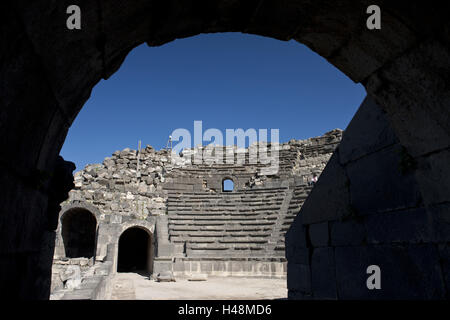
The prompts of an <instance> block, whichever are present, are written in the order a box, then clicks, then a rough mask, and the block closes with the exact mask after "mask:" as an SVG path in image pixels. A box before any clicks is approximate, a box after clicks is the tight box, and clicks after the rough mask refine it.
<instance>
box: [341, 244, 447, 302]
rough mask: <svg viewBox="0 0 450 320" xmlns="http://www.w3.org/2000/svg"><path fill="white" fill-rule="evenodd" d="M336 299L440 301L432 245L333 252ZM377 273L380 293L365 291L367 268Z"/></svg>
mask: <svg viewBox="0 0 450 320" xmlns="http://www.w3.org/2000/svg"><path fill="white" fill-rule="evenodd" d="M335 261H336V279H337V288H338V297H339V299H369V300H370V299H442V298H443V297H444V295H445V290H444V286H443V283H444V282H443V278H442V275H441V270H440V265H439V256H438V251H437V249H436V247H434V246H433V245H414V246H392V245H391V246H360V247H337V248H335ZM371 265H377V266H379V267H380V270H381V278H380V279H381V289H380V290H376V289H375V290H369V289H368V287H367V284H366V282H367V279H368V278H369V276H370V275H369V274H367V268H368V267H369V266H371Z"/></svg>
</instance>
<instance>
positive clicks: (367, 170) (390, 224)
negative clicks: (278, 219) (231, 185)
mask: <svg viewBox="0 0 450 320" xmlns="http://www.w3.org/2000/svg"><path fill="white" fill-rule="evenodd" d="M420 170H421V169H420V163H417V162H416V161H415V160H414V159H413V158H412V157H411V156H410V155H409V154H408V152H407V151H406V149H405V148H404V147H403V146H402V145H401V144H400V143H399V140H398V138H397V136H396V134H395V133H394V131H393V130H392V128H391V126H390V124H389V123H388V122H387V120H386V115H385V113H384V112H383V111H382V110H381V108H379V107H378V106H377V105H376V104H375V103H374V102H373V100H372V99H370V98H367V99H366V100H365V102H364V103H363V104H362V106H361V107H360V109H359V111H358V112H357V114H356V115H355V117H354V118H353V120H352V122H351V123H350V125H349V126H348V128H347V129H346V130H345V133H344V135H343V138H342V142H341V144H340V145H339V147H338V148H337V149H336V151H335V152H334V154H333V156H332V157H331V160H330V162H329V163H328V165H327V167H326V168H325V170H324V171H323V173H322V175H321V177H320V179H319V181H318V182H317V184H316V186H315V187H314V189H313V190H312V192H311V194H310V196H309V198H308V199H307V200H306V202H305V203H304V205H303V207H302V208H301V210H300V213H299V214H298V216H297V217H296V219H295V222H294V223H293V225H292V226H291V228H290V230H289V232H288V234H287V236H286V241H287V243H288V245H287V258H288V261H289V265H288V289H289V297H290V298H293V299H380V298H382V299H444V298H446V297H448V288H449V286H448V284H449V264H448V261H449V251H448V241H449V234H450V228H449V219H448V214H447V213H448V211H446V209H448V206H447V205H446V204H441V205H432V206H427V205H426V202H425V201H424V197H425V193H424V192H423V191H422V190H421V189H420V186H419V184H418V178H420V175H421V172H420ZM325 198H326V199H327V201H326V202H324V199H325ZM446 212H447V213H446ZM370 265H377V266H379V267H380V269H381V290H369V289H368V287H367V285H366V281H367V279H368V277H369V274H368V273H367V272H366V271H367V268H368V267H369V266H370Z"/></svg>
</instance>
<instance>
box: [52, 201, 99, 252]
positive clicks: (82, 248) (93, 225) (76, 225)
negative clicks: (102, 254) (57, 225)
mask: <svg viewBox="0 0 450 320" xmlns="http://www.w3.org/2000/svg"><path fill="white" fill-rule="evenodd" d="M61 222H62V232H61V234H62V238H63V242H64V250H65V254H66V257H67V258H80V257H84V258H92V257H94V256H95V244H96V235H97V220H96V219H95V216H94V215H93V214H92V213H91V212H90V211H88V210H86V209H81V208H80V209H78V208H76V209H71V210H69V211H67V212H66V213H65V214H64V215H63V217H62V221H61Z"/></svg>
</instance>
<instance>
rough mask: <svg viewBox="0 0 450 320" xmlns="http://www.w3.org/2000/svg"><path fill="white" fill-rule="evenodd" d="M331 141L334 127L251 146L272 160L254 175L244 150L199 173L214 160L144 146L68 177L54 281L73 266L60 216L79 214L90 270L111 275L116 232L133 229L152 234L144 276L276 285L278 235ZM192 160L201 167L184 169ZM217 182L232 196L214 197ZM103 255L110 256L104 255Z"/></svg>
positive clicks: (280, 260)
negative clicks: (108, 264)
mask: <svg viewBox="0 0 450 320" xmlns="http://www.w3.org/2000/svg"><path fill="white" fill-rule="evenodd" d="M341 136H342V131H341V130H338V129H336V130H333V131H331V132H328V133H326V134H325V135H323V136H320V137H316V138H311V139H307V140H292V141H290V142H288V143H283V144H280V145H270V144H269V145H268V146H267V145H265V144H256V145H253V146H252V147H251V148H254V147H256V148H257V149H258V148H259V147H261V146H262V145H264V146H266V147H268V149H269V150H272V151H271V152H272V153H273V154H274V155H275V154H276V153H278V155H279V170H278V171H277V172H276V173H274V174H270V175H268V174H263V173H261V172H263V171H264V170H262V169H264V168H266V167H268V166H269V164H261V163H260V162H256V163H250V160H249V159H250V154H251V153H250V150H251V148H249V149H245V150H242V149H239V152H241V153H239V152H238V149H237V148H236V147H234V148H232V149H231V152H232V153H233V155H235V156H236V157H237V156H238V154H240V155H242V156H243V159H245V161H244V162H243V163H241V164H217V163H212V164H209V165H207V164H204V163H209V160H211V159H212V157H213V155H214V153H212V154H209V153H208V154H207V153H206V152H205V150H206V148H201V147H197V148H194V149H188V150H183V152H182V153H181V154H180V156H181V157H179V156H176V157H174V156H172V154H171V152H170V151H168V150H160V151H157V150H154V149H153V148H152V147H150V146H147V147H146V148H143V149H141V150H140V151H137V150H131V149H125V150H123V151H116V152H115V153H114V154H113V155H112V156H111V157H108V158H105V160H104V161H103V163H102V164H93V165H88V166H86V167H85V168H84V169H83V170H81V171H79V172H77V173H75V175H74V186H75V187H74V189H73V190H72V191H70V193H69V199H68V200H67V201H65V202H64V203H62V210H61V213H60V223H59V225H58V228H57V231H56V234H57V236H56V245H55V255H54V274H59V273H61V268H64V267H61V266H62V265H63V266H64V265H71V264H72V263H73V261H74V260H73V259H68V257H67V254H66V249H67V248H66V246H67V243H65V241H64V240H65V239H64V234H63V231H62V230H63V224H64V223H65V222H64V221H65V220H64V219H65V218H64V217H65V216H67V215H68V213H70V212H74V210H78V211H80V210H83V211H87V212H90V213H91V214H92V215H94V216H95V220H96V221H97V240H96V248H95V257H92V258H91V260H90V261H91V262H90V263H91V264H93V262H94V261H93V260H92V259H95V262H96V263H102V262H104V261H107V260H109V261H112V264H113V267H112V268H113V272H114V271H115V268H116V267H117V246H118V241H119V238H120V236H121V234H122V233H123V232H124V231H125V230H127V229H128V228H130V227H136V226H138V227H140V228H145V229H146V230H147V231H148V232H149V233H150V234H151V235H152V241H153V246H154V247H153V249H152V250H154V259H153V266H152V268H151V269H152V272H153V273H154V274H157V273H160V272H162V271H172V272H173V273H174V274H175V275H176V276H189V275H191V274H194V273H208V274H211V275H217V276H257V277H263V276H264V277H285V276H286V258H285V254H284V249H285V248H284V235H285V233H286V231H287V229H288V227H289V226H290V224H291V222H292V221H293V219H294V216H295V215H296V213H297V212H298V210H299V209H300V207H301V205H302V203H303V201H304V200H305V199H306V197H307V196H308V194H309V192H310V190H311V188H312V187H311V186H310V185H309V184H308V182H309V180H311V177H312V176H313V174H320V172H321V171H322V170H323V168H324V167H325V165H326V163H327V162H328V160H329V158H330V156H331V154H332V152H333V151H334V149H335V148H336V146H337V145H338V144H339V142H340V140H341ZM219 149H222V150H223V149H224V148H223V147H216V151H218V150H219ZM261 150H262V149H261ZM199 152H202V153H203V154H204V155H205V159H204V161H203V162H202V164H193V163H192V162H191V161H190V159H191V157H193V156H194V155H195V154H198V153H199ZM223 155H224V156H225V155H226V153H225V152H224V153H223ZM271 155H272V154H271V153H269V156H271ZM208 157H209V158H208ZM214 157H215V155H214ZM172 159H174V161H172ZM234 159H236V158H234ZM225 178H230V179H232V180H233V182H234V190H233V191H232V192H224V191H223V190H222V181H223V179H225ZM66 221H69V220H66ZM67 223H69V222H67ZM66 242H67V239H66ZM108 247H110V248H111V247H112V248H114V250H112V251H110V252H109V256H108ZM87 258H88V257H87Z"/></svg>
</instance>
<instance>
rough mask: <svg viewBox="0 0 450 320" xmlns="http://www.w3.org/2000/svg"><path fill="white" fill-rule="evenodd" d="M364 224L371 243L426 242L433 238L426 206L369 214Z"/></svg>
mask: <svg viewBox="0 0 450 320" xmlns="http://www.w3.org/2000/svg"><path fill="white" fill-rule="evenodd" d="M364 224H365V226H366V230H367V242H368V243H370V244H383V243H385V244H387V243H424V242H429V241H430V240H431V235H430V230H431V229H430V223H429V217H428V213H427V211H426V210H425V208H419V209H412V210H403V211H396V212H389V213H382V214H374V215H369V216H367V217H366V219H365V222H364Z"/></svg>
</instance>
